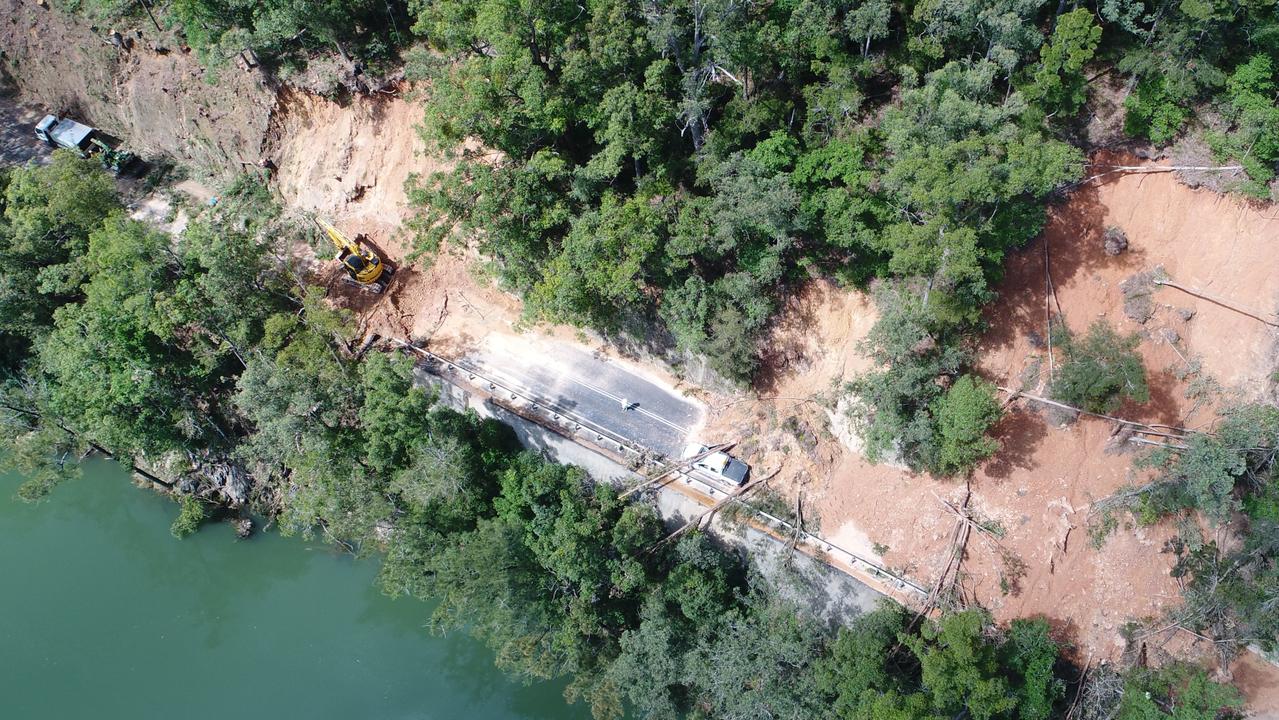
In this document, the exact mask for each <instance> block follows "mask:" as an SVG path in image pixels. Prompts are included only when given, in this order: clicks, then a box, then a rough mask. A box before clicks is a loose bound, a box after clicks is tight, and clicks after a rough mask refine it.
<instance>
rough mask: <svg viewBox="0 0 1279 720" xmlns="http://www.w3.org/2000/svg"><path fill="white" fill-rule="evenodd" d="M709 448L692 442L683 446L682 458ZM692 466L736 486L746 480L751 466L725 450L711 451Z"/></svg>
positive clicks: (695, 455) (692, 456)
mask: <svg viewBox="0 0 1279 720" xmlns="http://www.w3.org/2000/svg"><path fill="white" fill-rule="evenodd" d="M709 449H710V448H708V447H706V446H705V445H698V444H697V443H692V444H690V445H688V446H686V447H685V448H684V459H685V460H688V459H689V458H695V457H697V456H698V455H701V454H702V453H704V452H706V451H707V450H709ZM693 467H694V468H696V469H697V470H702V471H705V472H707V473H710V474H711V475H714V476H715V479H716V480H720V481H723V482H727V483H729V484H730V485H733V486H737V485H741V484H743V483H745V482H746V478H747V477H748V476H749V475H750V472H751V466H750V465H747V464H746V463H744V462H742V461H741V460H738V459H737V458H735V457H733V456H732V455H729V454H728V453H726V452H713V453H711V454H710V455H707V456H706V457H704V458H702V459H701V460H698V461H697V462H694V463H693Z"/></svg>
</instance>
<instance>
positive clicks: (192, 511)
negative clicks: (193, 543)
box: [169, 495, 207, 538]
mask: <svg viewBox="0 0 1279 720" xmlns="http://www.w3.org/2000/svg"><path fill="white" fill-rule="evenodd" d="M178 504H179V505H180V506H181V509H180V510H178V516H177V517H176V518H174V520H173V525H172V526H170V527H169V532H171V533H173V537H175V538H184V537H187V536H188V535H191V534H192V533H194V532H195V531H196V530H199V529H200V525H201V524H202V523H203V522H204V519H205V517H207V513H206V511H205V509H204V502H202V501H201V500H200V498H198V497H196V496H194V495H183V496H181V498H180V499H179V500H178Z"/></svg>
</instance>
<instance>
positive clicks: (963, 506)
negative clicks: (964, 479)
mask: <svg viewBox="0 0 1279 720" xmlns="http://www.w3.org/2000/svg"><path fill="white" fill-rule="evenodd" d="M971 498H972V488H971V487H967V488H966V489H965V491H964V499H963V501H962V502H961V503H960V504H959V510H960V511H967V509H968V502H969V500H970V499H971ZM938 499H939V500H940V499H941V498H938ZM943 503H944V504H946V505H948V506H949V505H950V503H945V501H943ZM951 509H955V508H953V507H952V508H951ZM972 525H973V523H971V522H965V518H964V517H963V516H962V515H961V514H960V512H956V519H955V527H954V529H952V530H951V532H950V545H949V551H948V552H947V555H946V563H945V565H943V566H942V571H941V574H940V575H939V576H938V577H937V583H936V584H934V585H933V589H932V590H931V591H929V593H928V598H927V599H926V600H925V601H924V606H923V609H922V610H921V612H920V615H921V616H922V615H925V614H927V613H928V612H929V611H931V610H932V609H933V608H935V607H937V605H938V604H939V603H940V602H941V599H942V597H943V596H947V595H950V594H951V593H952V592H953V590H954V587H955V584H956V583H957V582H959V570H960V566H961V565H962V564H963V561H964V554H965V552H966V549H967V546H968V537H969V535H970V534H971V533H972Z"/></svg>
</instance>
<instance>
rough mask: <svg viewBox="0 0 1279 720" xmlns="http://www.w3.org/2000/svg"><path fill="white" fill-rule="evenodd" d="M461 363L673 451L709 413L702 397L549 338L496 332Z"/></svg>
mask: <svg viewBox="0 0 1279 720" xmlns="http://www.w3.org/2000/svg"><path fill="white" fill-rule="evenodd" d="M462 364H464V365H466V366H469V367H470V368H472V369H475V370H478V371H479V372H480V373H481V374H483V375H486V376H488V377H490V378H492V379H494V380H497V381H499V382H502V383H503V384H506V385H509V386H511V387H512V389H514V390H515V391H517V392H520V391H523V393H524V394H526V395H527V396H531V397H533V398H534V399H538V400H541V401H543V402H547V403H551V404H553V405H555V406H556V407H557V408H559V409H561V410H567V411H568V412H569V413H571V414H572V415H576V416H578V417H581V418H585V419H586V420H589V421H590V422H591V423H594V424H596V425H599V426H601V427H603V428H605V429H607V430H609V431H610V432H613V433H615V434H617V435H620V436H621V437H624V438H626V439H629V440H633V441H635V442H638V443H639V444H641V445H643V446H644V447H647V448H650V449H652V450H656V451H658V452H661V453H663V454H665V455H667V456H670V457H679V456H680V454H681V453H682V452H683V450H684V446H685V444H686V443H687V442H688V438H689V434H690V432H691V431H692V430H693V429H694V428H695V427H697V426H698V425H699V424H700V423H701V421H702V416H703V409H702V407H701V405H700V404H699V403H697V402H695V401H693V400H690V399H688V398H685V397H683V396H682V395H680V394H678V393H677V392H675V391H674V390H673V389H671V388H669V387H666V386H665V385H663V384H661V383H660V382H659V381H657V380H654V379H651V378H648V377H645V376H644V375H642V374H640V373H639V372H637V371H636V370H634V369H632V368H630V367H628V366H627V365H625V364H623V363H619V362H618V361H616V360H611V359H608V358H599V357H596V356H594V355H592V354H591V353H590V352H588V351H586V350H583V349H581V348H578V347H576V346H573V345H571V344H569V343H565V342H560V341H557V340H553V339H549V338H541V337H531V336H522V337H518V338H506V337H501V338H493V337H492V336H490V337H489V338H488V339H486V340H485V342H484V344H483V345H482V346H481V347H479V348H476V349H474V350H472V351H471V352H468V353H467V354H466V356H465V357H464V358H462ZM627 406H629V407H630V409H626V408H627Z"/></svg>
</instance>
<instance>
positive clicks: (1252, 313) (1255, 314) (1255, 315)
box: [1151, 280, 1279, 327]
mask: <svg viewBox="0 0 1279 720" xmlns="http://www.w3.org/2000/svg"><path fill="white" fill-rule="evenodd" d="M1151 282H1153V283H1154V284H1156V285H1167V286H1168V287H1171V288H1176V289H1178V290H1180V291H1182V292H1184V293H1186V294H1187V295H1194V296H1195V297H1197V298H1199V299H1201V300H1207V301H1208V302H1210V303H1212V304H1214V305H1220V306H1221V307H1224V308H1226V309H1227V310H1234V311H1235V312H1237V313H1239V314H1240V315H1247V316H1248V317H1250V318H1252V319H1253V320H1259V321H1261V322H1263V323H1265V324H1267V325H1269V326H1270V327H1279V323H1276V322H1274V321H1273V320H1267V319H1265V318H1264V317H1262V315H1261V313H1260V312H1259V311H1257V310H1252V309H1250V308H1245V307H1243V306H1241V305H1237V304H1235V303H1232V302H1229V301H1227V300H1222V299H1221V298H1218V297H1213V296H1212V295H1208V294H1207V293H1204V292H1202V291H1200V290H1194V289H1192V288H1188V287H1185V286H1184V285H1178V284H1177V283H1175V282H1173V281H1171V280H1151Z"/></svg>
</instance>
